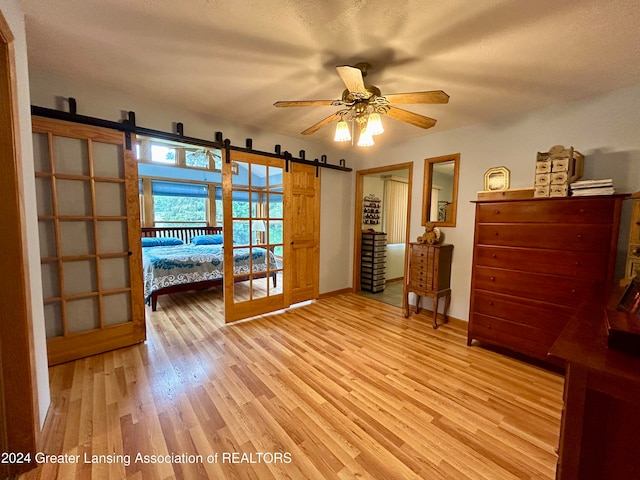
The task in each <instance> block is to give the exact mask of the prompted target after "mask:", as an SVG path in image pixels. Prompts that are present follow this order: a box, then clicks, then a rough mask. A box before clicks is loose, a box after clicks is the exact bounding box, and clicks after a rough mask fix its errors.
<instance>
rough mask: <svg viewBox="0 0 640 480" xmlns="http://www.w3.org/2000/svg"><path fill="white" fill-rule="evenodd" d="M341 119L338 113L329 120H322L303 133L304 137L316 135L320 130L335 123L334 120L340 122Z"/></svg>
mask: <svg viewBox="0 0 640 480" xmlns="http://www.w3.org/2000/svg"><path fill="white" fill-rule="evenodd" d="M339 118H340V115H339V114H337V113H334V114H332V115H329V116H328V117H327V118H324V119H322V120H320V121H319V122H318V123H316V124H314V125H311V126H310V127H309V128H307V129H306V130H304V131H302V132H301V133H302V135H311V134H312V133H315V132H317V131H318V130H320V129H321V128H322V127H324V126H325V125H329V124H330V123H331V122H333V121H334V120H338V119H339Z"/></svg>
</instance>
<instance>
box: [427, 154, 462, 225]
mask: <svg viewBox="0 0 640 480" xmlns="http://www.w3.org/2000/svg"><path fill="white" fill-rule="evenodd" d="M451 161H453V191H452V202H451V204H452V207H451V220H450V221H448V222H433V223H435V224H436V225H437V226H439V227H455V226H456V217H457V211H458V172H459V169H460V154H459V153H452V154H450V155H443V156H441V157H433V158H425V159H424V183H423V186H422V225H426V224H427V222H428V221H429V212H430V211H431V178H432V177H433V166H434V165H435V164H436V163H442V162H451Z"/></svg>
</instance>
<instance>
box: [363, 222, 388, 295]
mask: <svg viewBox="0 0 640 480" xmlns="http://www.w3.org/2000/svg"><path fill="white" fill-rule="evenodd" d="M386 259H387V235H386V233H382V232H376V233H365V232H362V250H361V257H360V288H361V289H362V290H367V291H369V292H374V293H376V292H382V291H383V290H384V288H385V286H386V281H387V280H386V277H385V266H386V261H387V260H386Z"/></svg>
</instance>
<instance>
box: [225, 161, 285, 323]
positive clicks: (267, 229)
mask: <svg viewBox="0 0 640 480" xmlns="http://www.w3.org/2000/svg"><path fill="white" fill-rule="evenodd" d="M230 153H231V160H232V161H231V162H230V163H223V169H222V171H223V189H222V202H223V209H224V300H225V321H226V322H233V321H236V320H240V319H242V318H247V317H251V316H255V315H260V314H263V313H267V312H271V311H274V310H279V309H282V308H285V307H286V306H288V304H286V303H285V296H284V293H283V292H284V291H285V289H286V288H287V285H286V278H285V277H284V272H285V270H286V269H287V268H288V265H287V251H286V249H285V234H286V231H285V230H286V228H287V227H286V226H285V224H284V211H285V204H284V183H283V182H284V178H283V175H284V168H283V165H282V160H278V159H274V158H270V157H264V156H260V155H257V154H250V153H245V152H237V151H231V152H230Z"/></svg>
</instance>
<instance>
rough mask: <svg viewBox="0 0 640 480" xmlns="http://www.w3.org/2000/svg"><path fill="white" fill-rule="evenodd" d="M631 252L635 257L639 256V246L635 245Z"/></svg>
mask: <svg viewBox="0 0 640 480" xmlns="http://www.w3.org/2000/svg"><path fill="white" fill-rule="evenodd" d="M633 254H634V255H635V256H636V257H640V247H635V248H634V249H633Z"/></svg>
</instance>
